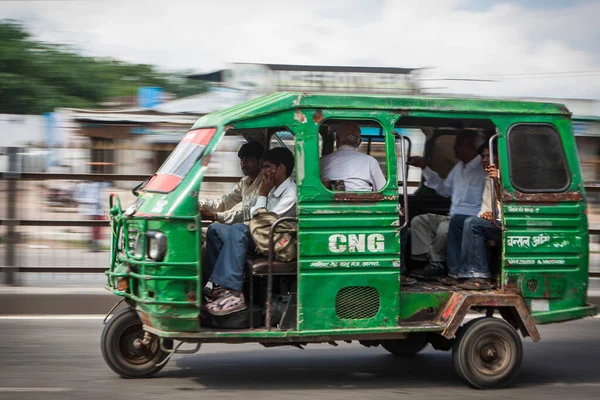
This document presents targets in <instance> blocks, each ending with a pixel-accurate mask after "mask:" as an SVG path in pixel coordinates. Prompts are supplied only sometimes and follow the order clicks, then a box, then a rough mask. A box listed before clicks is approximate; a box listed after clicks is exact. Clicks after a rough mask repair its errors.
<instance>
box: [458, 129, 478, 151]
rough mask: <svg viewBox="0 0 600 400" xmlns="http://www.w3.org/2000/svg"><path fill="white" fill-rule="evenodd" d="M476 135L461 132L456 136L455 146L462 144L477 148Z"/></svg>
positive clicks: (464, 131)
mask: <svg viewBox="0 0 600 400" xmlns="http://www.w3.org/2000/svg"><path fill="white" fill-rule="evenodd" d="M476 143H477V133H475V132H474V131H469V130H462V131H460V132H459V133H458V134H457V135H456V144H464V145H468V146H471V147H473V148H474V149H476V148H477V144H476Z"/></svg>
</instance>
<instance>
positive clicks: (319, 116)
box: [313, 110, 323, 124]
mask: <svg viewBox="0 0 600 400" xmlns="http://www.w3.org/2000/svg"><path fill="white" fill-rule="evenodd" d="M313 120H314V121H315V122H316V123H317V124H320V123H321V122H323V111H321V110H317V111H315V114H314V115H313Z"/></svg>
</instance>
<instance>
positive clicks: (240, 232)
mask: <svg viewBox="0 0 600 400" xmlns="http://www.w3.org/2000/svg"><path fill="white" fill-rule="evenodd" d="M293 169H294V155H293V154H292V152H291V151H289V150H288V149H286V148H283V147H277V148H274V149H271V150H269V151H267V153H266V154H265V156H264V162H263V169H262V179H261V182H260V185H259V188H258V198H257V199H256V204H255V205H254V206H253V207H252V209H251V211H250V214H251V215H252V214H253V213H254V212H255V211H256V210H257V209H259V208H262V207H266V208H267V210H269V211H272V212H274V213H276V214H278V215H279V216H280V217H294V216H296V199H297V195H296V184H295V183H294V181H293V180H292V179H291V178H290V175H291V174H292V170H293ZM252 248H253V242H252V237H251V235H250V230H249V228H248V225H246V224H233V225H225V224H221V223H214V224H212V225H210V226H209V227H208V232H207V233H206V266H205V267H206V271H207V276H210V281H211V282H212V283H213V288H212V289H209V290H206V291H205V295H206V296H207V297H208V298H209V299H210V300H212V301H211V302H210V303H208V304H207V307H206V309H207V311H208V312H209V313H211V314H213V315H228V314H231V313H234V312H238V311H242V310H245V309H246V308H247V305H246V301H245V299H244V293H243V292H242V287H243V283H244V261H245V260H246V253H247V252H248V249H252Z"/></svg>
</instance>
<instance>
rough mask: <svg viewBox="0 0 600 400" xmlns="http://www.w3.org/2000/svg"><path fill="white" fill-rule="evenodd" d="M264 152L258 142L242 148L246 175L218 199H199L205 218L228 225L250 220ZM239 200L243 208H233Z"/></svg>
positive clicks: (241, 152)
mask: <svg viewBox="0 0 600 400" xmlns="http://www.w3.org/2000/svg"><path fill="white" fill-rule="evenodd" d="M264 152H265V149H264V147H263V145H262V144H260V143H258V142H249V143H246V144H244V145H243V146H242V147H241V148H240V150H239V151H238V157H239V159H240V168H241V169H242V173H243V174H244V177H243V178H242V180H240V181H239V182H238V183H236V185H235V186H234V187H233V189H232V190H231V191H230V192H229V193H226V194H224V195H222V196H221V197H219V198H217V199H202V200H199V201H198V206H199V207H200V214H201V215H202V218H203V219H208V220H211V221H217V222H221V223H223V224H228V225H231V224H236V223H240V222H246V223H247V222H248V221H249V220H250V208H251V207H252V206H254V203H256V198H257V197H258V186H259V184H260V181H261V168H262V157H263V154H264ZM239 202H242V208H240V209H237V210H231V209H232V208H233V207H234V206H235V205H236V204H238V203H239ZM228 210H231V211H228Z"/></svg>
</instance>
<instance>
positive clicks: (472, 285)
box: [456, 278, 494, 290]
mask: <svg viewBox="0 0 600 400" xmlns="http://www.w3.org/2000/svg"><path fill="white" fill-rule="evenodd" d="M456 286H457V287H459V288H461V289H466V290H486V289H493V288H494V285H492V283H491V282H490V280H489V279H485V278H471V279H467V280H466V281H464V282H462V283H459V284H458V285H456Z"/></svg>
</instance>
